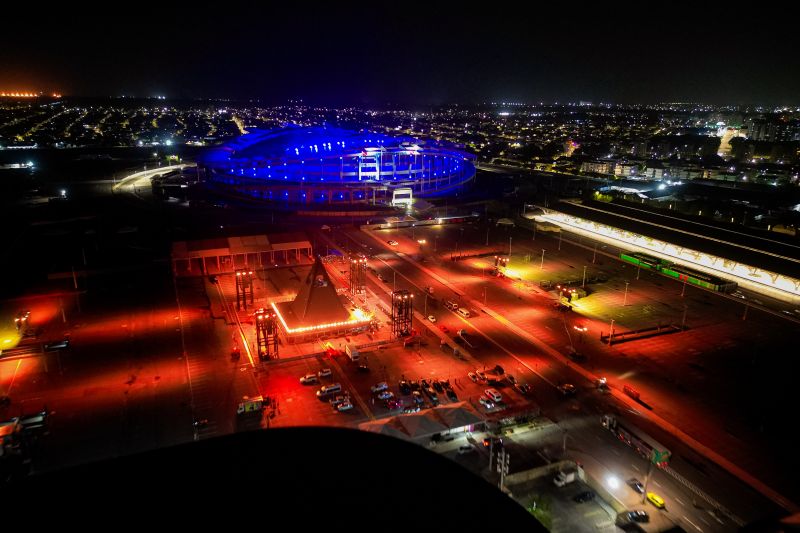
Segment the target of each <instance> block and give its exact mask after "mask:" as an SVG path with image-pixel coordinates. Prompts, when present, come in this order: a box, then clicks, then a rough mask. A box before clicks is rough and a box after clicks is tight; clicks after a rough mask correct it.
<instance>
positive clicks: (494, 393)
mask: <svg viewBox="0 0 800 533" xmlns="http://www.w3.org/2000/svg"><path fill="white" fill-rule="evenodd" d="M483 394H484V395H485V396H486V397H487V398H489V399H490V400H492V401H493V402H495V403H499V402H502V401H503V395H502V394H500V392H499V391H498V390H497V389H486V390H485V391H483Z"/></svg>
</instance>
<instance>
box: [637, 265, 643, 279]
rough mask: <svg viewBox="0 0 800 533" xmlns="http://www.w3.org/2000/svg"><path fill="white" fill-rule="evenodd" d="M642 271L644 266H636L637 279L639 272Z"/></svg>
mask: <svg viewBox="0 0 800 533" xmlns="http://www.w3.org/2000/svg"><path fill="white" fill-rule="evenodd" d="M641 270H642V264H641V263H639V264H638V265H636V279H639V272H641Z"/></svg>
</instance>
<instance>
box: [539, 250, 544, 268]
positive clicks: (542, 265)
mask: <svg viewBox="0 0 800 533" xmlns="http://www.w3.org/2000/svg"><path fill="white" fill-rule="evenodd" d="M539 270H544V248H542V264H541V265H539Z"/></svg>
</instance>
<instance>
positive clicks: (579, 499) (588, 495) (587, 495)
mask: <svg viewBox="0 0 800 533" xmlns="http://www.w3.org/2000/svg"><path fill="white" fill-rule="evenodd" d="M591 500H594V492H592V491H590V490H585V491H583V492H580V493H578V494H576V495H575V496H574V497H573V498H572V501H574V502H575V503H584V502H588V501H591Z"/></svg>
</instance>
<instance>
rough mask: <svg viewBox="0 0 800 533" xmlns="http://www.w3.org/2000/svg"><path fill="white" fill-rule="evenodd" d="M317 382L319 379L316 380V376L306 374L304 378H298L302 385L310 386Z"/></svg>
mask: <svg viewBox="0 0 800 533" xmlns="http://www.w3.org/2000/svg"><path fill="white" fill-rule="evenodd" d="M318 382H319V379H317V375H316V374H306V375H305V376H303V377H301V378H300V383H302V384H303V385H311V384H314V383H318Z"/></svg>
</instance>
